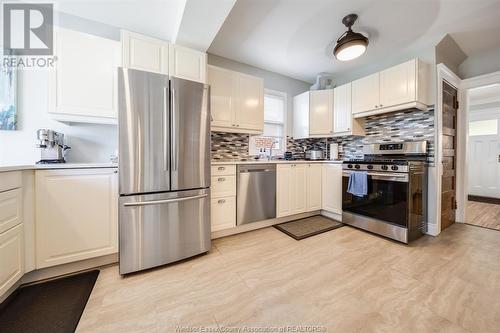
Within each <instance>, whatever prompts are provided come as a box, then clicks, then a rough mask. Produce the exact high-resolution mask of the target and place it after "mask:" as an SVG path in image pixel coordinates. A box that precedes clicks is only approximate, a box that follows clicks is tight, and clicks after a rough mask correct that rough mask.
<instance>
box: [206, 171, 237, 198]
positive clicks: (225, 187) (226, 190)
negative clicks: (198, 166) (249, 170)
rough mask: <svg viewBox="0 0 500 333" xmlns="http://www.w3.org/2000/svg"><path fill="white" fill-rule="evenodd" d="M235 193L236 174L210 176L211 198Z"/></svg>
mask: <svg viewBox="0 0 500 333" xmlns="http://www.w3.org/2000/svg"><path fill="white" fill-rule="evenodd" d="M235 195H236V176H218V177H212V198H219V197H229V196H235Z"/></svg>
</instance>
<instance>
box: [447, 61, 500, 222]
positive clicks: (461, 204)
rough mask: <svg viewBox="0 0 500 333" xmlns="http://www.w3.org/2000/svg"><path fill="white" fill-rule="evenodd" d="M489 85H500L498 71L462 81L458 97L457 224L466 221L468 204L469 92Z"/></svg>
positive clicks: (499, 72)
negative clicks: (460, 113) (460, 92)
mask: <svg viewBox="0 0 500 333" xmlns="http://www.w3.org/2000/svg"><path fill="white" fill-rule="evenodd" d="M491 84H500V71H498V72H493V73H489V74H484V75H479V76H475V77H472V78H468V79H464V80H462V82H461V84H460V90H461V91H462V92H463V93H462V94H460V95H459V101H460V105H461V107H460V109H462V110H465V112H463V113H462V115H461V117H460V118H459V119H458V120H459V122H458V132H457V135H458V155H457V201H458V209H457V212H456V220H457V222H462V223H464V222H465V220H466V207H467V204H468V201H469V199H468V193H467V188H468V184H469V179H468V178H469V175H468V172H467V170H468V161H467V158H466V157H467V147H468V144H469V126H467V125H468V123H469V90H470V89H474V88H479V87H482V86H487V85H491Z"/></svg>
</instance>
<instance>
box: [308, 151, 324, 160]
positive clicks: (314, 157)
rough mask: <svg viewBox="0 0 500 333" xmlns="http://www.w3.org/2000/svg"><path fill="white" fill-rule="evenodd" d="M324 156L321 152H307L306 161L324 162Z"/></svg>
mask: <svg viewBox="0 0 500 333" xmlns="http://www.w3.org/2000/svg"><path fill="white" fill-rule="evenodd" d="M324 159H325V155H324V153H323V151H322V150H314V149H311V150H308V151H306V160H311V161H313V160H324Z"/></svg>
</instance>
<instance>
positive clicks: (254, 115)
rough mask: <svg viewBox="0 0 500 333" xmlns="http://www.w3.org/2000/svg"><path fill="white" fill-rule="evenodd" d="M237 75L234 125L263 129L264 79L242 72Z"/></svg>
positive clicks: (249, 128)
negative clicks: (236, 104) (236, 102)
mask: <svg viewBox="0 0 500 333" xmlns="http://www.w3.org/2000/svg"><path fill="white" fill-rule="evenodd" d="M238 77H239V80H238V107H237V108H236V111H235V119H236V122H235V123H236V127H238V128H241V129H245V130H251V131H257V132H262V131H263V130H264V81H263V80H262V79H261V78H258V77H255V76H251V75H246V74H242V73H238Z"/></svg>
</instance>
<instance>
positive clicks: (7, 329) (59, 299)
mask: <svg viewBox="0 0 500 333" xmlns="http://www.w3.org/2000/svg"><path fill="white" fill-rule="evenodd" d="M98 275H99V271H98V270H93V271H90V272H85V273H81V274H76V275H72V276H68V277H63V278H59V279H55V280H50V281H47V282H41V283H36V284H31V285H28V286H21V287H19V289H17V290H16V291H15V292H14V293H13V294H12V295H10V296H9V297H8V298H7V299H6V300H5V301H4V302H3V303H2V304H1V305H0V332H2V333H11V332H12V333H14V332H15V333H24V332H26V333H27V332H30V333H49V332H50V333H70V332H74V331H75V330H76V326H77V325H78V322H79V321H80V317H81V316H82V313H83V310H84V309H85V305H86V304H87V301H88V299H89V297H90V293H91V292H92V289H93V288H94V284H95V282H96V280H97V276H98Z"/></svg>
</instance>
